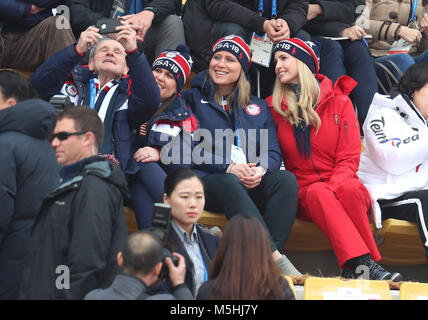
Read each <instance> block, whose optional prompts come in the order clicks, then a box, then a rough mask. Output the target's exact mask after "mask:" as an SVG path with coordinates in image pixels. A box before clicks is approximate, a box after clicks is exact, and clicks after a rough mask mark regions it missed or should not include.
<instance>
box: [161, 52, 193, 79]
mask: <svg viewBox="0 0 428 320" xmlns="http://www.w3.org/2000/svg"><path fill="white" fill-rule="evenodd" d="M177 57H180V58H182V60H183V61H185V62H186V64H187V66H188V67H189V73H190V70H191V67H190V64H189V62H188V61H187V60H186V59H185V58H184V57H183V56H181V55H180V54H177V55H176V56H175V57H174V58H168V57H167V56H160V57H159V58H157V59H156V60H155V61H154V62H153V65H155V64H156V61H158V60H169V61H172V62H173V63H174V65H177V66H178V67H179V68H180V70H181V73H182V74H183V78H184V83H186V78H187V76H186V72H185V71H184V70H183V68H182V66H181V64H180V63H178V61H176V60H175V58H177Z"/></svg>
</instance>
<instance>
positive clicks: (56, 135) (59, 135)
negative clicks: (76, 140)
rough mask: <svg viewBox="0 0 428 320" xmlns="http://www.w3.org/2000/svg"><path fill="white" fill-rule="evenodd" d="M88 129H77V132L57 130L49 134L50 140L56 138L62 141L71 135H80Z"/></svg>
mask: <svg viewBox="0 0 428 320" xmlns="http://www.w3.org/2000/svg"><path fill="white" fill-rule="evenodd" d="M86 132H88V131H78V132H65V131H62V132H58V133H54V134H52V135H51V136H50V141H53V139H55V138H57V139H58V140H59V141H64V140H67V139H68V138H70V137H71V136H80V135H82V134H85V133H86Z"/></svg>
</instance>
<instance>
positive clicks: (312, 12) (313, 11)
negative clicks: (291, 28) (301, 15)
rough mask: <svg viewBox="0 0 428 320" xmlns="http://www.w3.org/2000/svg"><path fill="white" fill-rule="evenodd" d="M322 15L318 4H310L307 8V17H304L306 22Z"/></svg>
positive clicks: (322, 12)
mask: <svg viewBox="0 0 428 320" xmlns="http://www.w3.org/2000/svg"><path fill="white" fill-rule="evenodd" d="M322 14H324V11H323V10H322V7H321V6H320V5H319V4H310V5H309V8H308V15H307V16H306V21H310V20H312V19H315V18H316V17H318V16H320V15H322Z"/></svg>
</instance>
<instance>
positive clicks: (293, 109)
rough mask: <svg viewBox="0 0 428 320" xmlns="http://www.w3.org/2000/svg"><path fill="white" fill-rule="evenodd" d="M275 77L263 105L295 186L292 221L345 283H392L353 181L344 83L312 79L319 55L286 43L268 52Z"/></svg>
mask: <svg viewBox="0 0 428 320" xmlns="http://www.w3.org/2000/svg"><path fill="white" fill-rule="evenodd" d="M274 57H275V62H276V67H275V72H276V75H277V78H276V82H275V87H274V90H273V94H272V97H269V98H268V99H267V100H268V105H269V106H271V111H272V114H273V117H274V119H275V122H276V124H277V128H278V138H279V143H280V146H281V151H282V155H283V157H284V163H285V166H286V167H287V168H288V169H289V170H290V171H291V172H293V173H294V174H295V175H296V178H297V183H298V185H299V195H298V211H297V216H298V217H299V218H302V219H304V220H309V221H313V222H314V223H315V224H316V225H317V226H318V227H319V228H320V230H321V231H322V233H323V234H324V235H325V236H326V237H327V238H328V240H329V241H330V243H331V245H332V247H333V250H334V253H335V255H336V258H337V261H338V263H339V266H340V267H341V268H342V269H343V272H342V276H343V277H345V278H355V277H357V275H358V273H357V271H358V270H359V269H358V267H359V266H361V265H363V266H366V267H367V269H368V271H369V272H368V275H369V278H370V279H371V280H393V281H399V280H400V279H401V278H402V277H401V275H400V274H399V273H390V272H388V271H386V270H385V269H383V268H382V267H381V266H380V265H379V264H377V261H379V260H380V258H381V256H380V254H379V251H378V249H377V246H376V243H375V241H374V237H373V234H372V231H371V229H370V224H369V220H368V212H369V208H370V195H369V193H368V192H367V190H366V188H365V187H364V185H363V184H362V183H361V182H360V181H359V180H358V177H357V174H356V173H357V170H358V163H359V160H360V153H361V140H360V127H359V125H358V120H357V116H356V114H355V111H354V107H353V105H352V102H351V100H350V99H349V97H348V94H349V92H350V91H352V89H353V88H354V87H355V85H356V82H355V81H354V80H352V79H351V78H350V77H348V76H346V75H344V76H342V77H340V78H339V79H338V80H337V81H336V83H335V85H334V87H333V86H332V83H331V80H330V79H329V78H327V77H325V76H324V75H321V74H319V73H318V72H319V48H318V45H317V44H316V43H314V42H310V41H302V40H300V39H298V38H291V39H288V40H285V41H281V42H279V43H278V44H277V45H276V46H275V47H274Z"/></svg>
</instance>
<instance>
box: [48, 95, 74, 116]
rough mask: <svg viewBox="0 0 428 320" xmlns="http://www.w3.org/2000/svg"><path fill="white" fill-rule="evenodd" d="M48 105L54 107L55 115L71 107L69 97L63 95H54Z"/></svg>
mask: <svg viewBox="0 0 428 320" xmlns="http://www.w3.org/2000/svg"><path fill="white" fill-rule="evenodd" d="M49 103H50V104H51V105H53V106H54V108H55V110H56V113H57V114H58V113H61V112H62V111H64V109H65V108H68V107H70V106H72V105H73V104H72V103H71V100H70V97H69V96H66V95H63V94H56V95H54V96H53V97H52V98H51V99H50V100H49Z"/></svg>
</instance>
